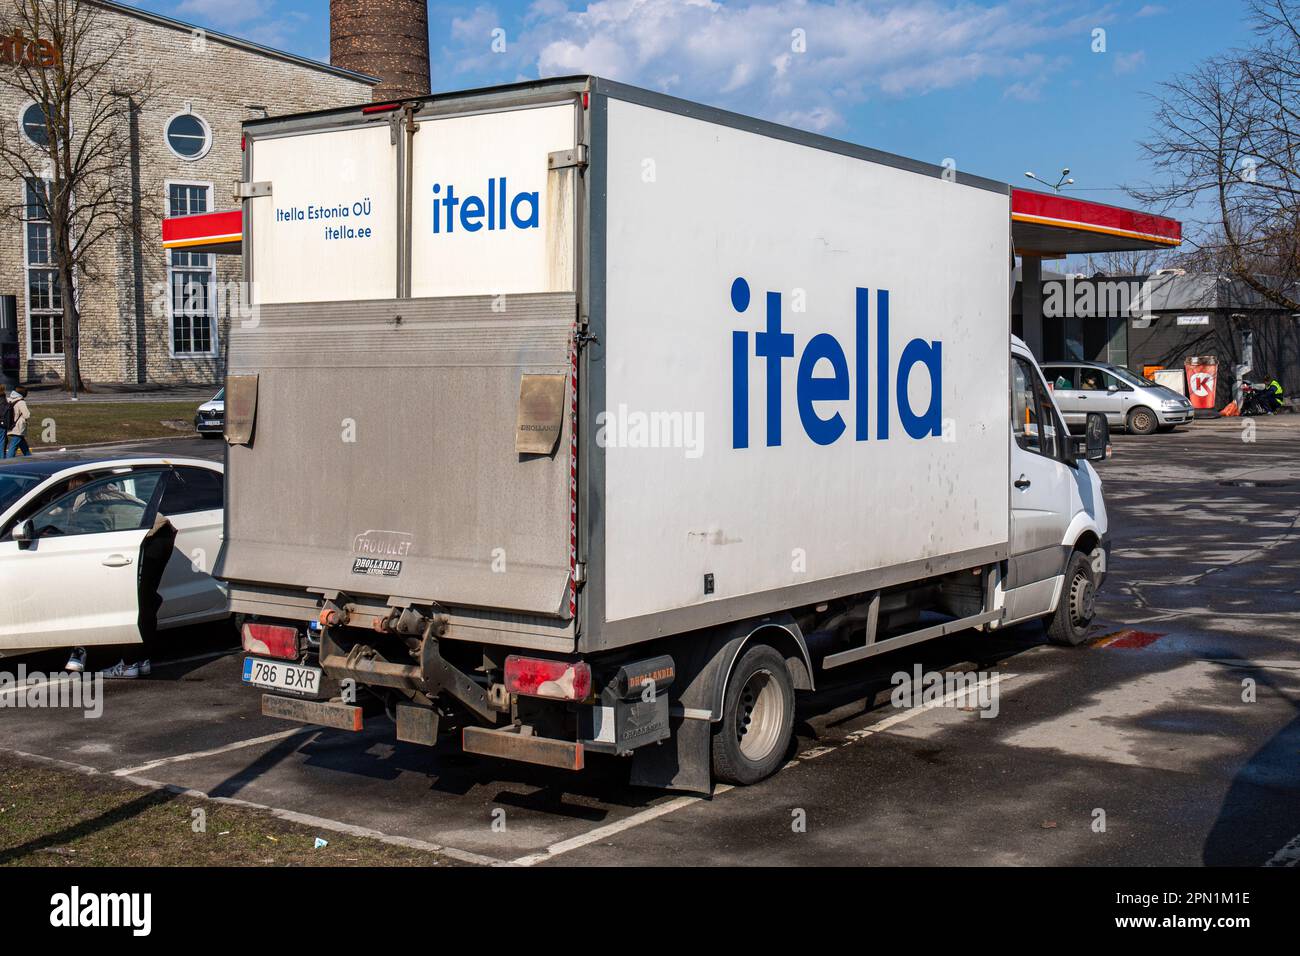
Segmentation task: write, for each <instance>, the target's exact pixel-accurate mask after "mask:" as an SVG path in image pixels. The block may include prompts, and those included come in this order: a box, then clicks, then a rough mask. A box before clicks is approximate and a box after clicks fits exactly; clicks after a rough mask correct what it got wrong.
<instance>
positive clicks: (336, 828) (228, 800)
mask: <svg viewBox="0 0 1300 956" xmlns="http://www.w3.org/2000/svg"><path fill="white" fill-rule="evenodd" d="M2 749H4V750H5V752H6V753H11V754H13V755H15V756H17V757H23V758H25V759H27V760H34V761H36V762H38V763H43V764H48V765H50V766H54V767H60V768H62V769H64V770H72V771H75V772H76V773H82V774H85V775H87V776H102V775H103V774H104V771H102V770H99V769H97V768H95V767H88V766H86V765H85V764H80V763H73V762H72V761H70V760H60V759H58V758H57V757H46V756H44V755H43V754H33V753H27V752H26V751H22V750H10V749H8V748H2ZM113 776H119V777H121V775H120V774H119V773H114V774H113ZM121 779H123V780H125V781H126V782H127V783H133V784H135V785H136V786H138V787H145V788H147V789H149V790H165V791H167V792H168V793H174V794H177V795H178V796H185V797H192V798H194V799H198V800H209V801H211V802H213V803H225V804H229V805H231V806H235V807H245V808H247V809H250V810H263V811H265V812H267V813H269V814H271V816H273V817H275V818H276V819H279V820H286V821H288V822H290V823H299V824H302V825H304V826H309V827H315V828H316V829H319V830H330V831H332V832H334V833H345V834H347V835H348V836H357V837H365V838H367V839H371V840H378V841H379V842H381V843H388V844H391V845H393V846H401V847H407V848H408V849H413V850H424V851H425V852H427V853H438V854H441V855H442V856H446V857H450V858H451V859H453V860H459V861H461V862H462V863H474V864H477V865H479V866H497V865H500V864H503V863H505V862H506V861H505V860H498V859H497V858H496V857H491V856H484V855H483V854H481V853H471V852H469V851H468V850H458V849H456V847H452V846H442V845H441V844H438V843H430V842H428V841H427V840H417V839H415V838H413V837H404V836H395V835H394V834H391V833H384V832H382V831H380V830H372V829H371V828H369V827H360V826H356V825H354V824H351V823H343V822H342V821H340V820H331V819H329V818H328V817H318V816H314V815H312V814H310V813H299V812H297V811H296V810H285V809H283V808H281V807H272V806H267V805H266V804H264V803H254V802H253V801H251V800H241V799H239V798H238V797H214V796H213V795H212V794H210V793H204V792H203V791H202V790H191V789H190V788H188V787H182V786H178V785H177V784H174V783H162V782H161V781H158V780H149V779H147V778H145V777H121Z"/></svg>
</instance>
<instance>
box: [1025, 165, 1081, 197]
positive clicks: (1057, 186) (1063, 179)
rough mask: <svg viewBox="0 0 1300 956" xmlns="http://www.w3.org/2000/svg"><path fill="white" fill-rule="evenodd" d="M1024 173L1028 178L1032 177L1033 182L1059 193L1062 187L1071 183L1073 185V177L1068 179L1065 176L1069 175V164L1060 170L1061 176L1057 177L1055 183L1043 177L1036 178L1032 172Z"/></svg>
mask: <svg viewBox="0 0 1300 956" xmlns="http://www.w3.org/2000/svg"><path fill="white" fill-rule="evenodd" d="M1025 175H1026V176H1028V177H1029V178H1030V179H1032V180H1033V181H1034V182H1036V183H1042V184H1043V185H1044V186H1047V187H1048V188H1049V189H1051V190H1052V191H1054V192H1058V193H1059V192H1060V191H1061V190H1062V189H1064V188H1065V187H1066V186H1073V185H1074V180H1073V179H1069V178H1067V177H1069V175H1070V167H1069V166H1066V167H1065V168H1064V169H1063V170H1061V178H1060V179H1058V180H1057V181H1056V182H1055V183H1049V182H1048V181H1047V180H1045V179H1039V178H1038V177H1037V176H1035V175H1034V174H1033V173H1025Z"/></svg>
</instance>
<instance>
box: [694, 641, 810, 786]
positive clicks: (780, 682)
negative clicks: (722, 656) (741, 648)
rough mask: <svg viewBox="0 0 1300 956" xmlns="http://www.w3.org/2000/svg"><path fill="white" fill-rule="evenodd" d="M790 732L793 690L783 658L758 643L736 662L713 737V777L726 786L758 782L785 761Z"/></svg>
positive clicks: (792, 720) (771, 648)
mask: <svg viewBox="0 0 1300 956" xmlns="http://www.w3.org/2000/svg"><path fill="white" fill-rule="evenodd" d="M793 729H794V685H793V684H792V683H791V681H790V672H789V670H787V669H786V665H785V658H784V657H782V656H781V655H780V654H779V653H777V651H776V649H775V648H773V647H771V646H770V645H768V644H756V645H754V646H753V647H751V648H749V649H748V650H747V651H745V653H744V654H743V655H742V656H741V658H740V660H739V661H737V662H736V666H735V668H734V669H733V670H732V672H731V679H730V680H729V681H728V683H727V693H726V696H725V697H724V699H723V704H722V720H721V721H719V722H718V724H717V725H716V726H715V727H714V732H713V776H714V778H715V779H717V780H720V781H723V782H724V783H735V784H742V785H745V784H751V783H758V782H759V781H760V780H762V779H764V778H765V777H768V776H771V775H772V774H773V773H775V772H776V769H777V768H778V767H780V766H781V763H782V762H783V761H784V760H785V754H786V751H787V750H788V749H789V747H790V735H791V732H792V731H793Z"/></svg>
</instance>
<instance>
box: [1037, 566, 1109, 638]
mask: <svg viewBox="0 0 1300 956" xmlns="http://www.w3.org/2000/svg"><path fill="white" fill-rule="evenodd" d="M1096 600H1097V577H1096V575H1095V574H1094V573H1093V570H1092V561H1091V559H1089V557H1088V556H1087V555H1086V554H1084V553H1083V552H1082V551H1075V552H1074V553H1073V554H1072V555H1070V560H1069V563H1067V564H1066V566H1065V588H1064V590H1063V591H1062V592H1061V600H1060V602H1059V603H1058V604H1057V605H1056V613H1055V614H1053V615H1052V616H1051V617H1050V618H1048V620H1047V639H1048V640H1049V641H1051V642H1052V643H1053V644H1063V645H1065V646H1066V647H1078V646H1079V645H1080V644H1082V643H1083V642H1084V639H1085V638H1086V637H1087V636H1088V625H1090V624H1091V623H1092V619H1093V617H1094V616H1095V615H1096V606H1095V605H1096Z"/></svg>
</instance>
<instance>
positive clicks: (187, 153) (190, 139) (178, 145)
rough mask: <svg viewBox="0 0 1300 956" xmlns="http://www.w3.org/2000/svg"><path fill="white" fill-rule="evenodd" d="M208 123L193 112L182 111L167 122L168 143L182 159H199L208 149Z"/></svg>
mask: <svg viewBox="0 0 1300 956" xmlns="http://www.w3.org/2000/svg"><path fill="white" fill-rule="evenodd" d="M209 142H210V137H209V134H208V124H207V123H205V122H203V120H201V119H199V118H198V117H197V116H195V115H194V114H193V113H181V114H179V115H177V116H173V117H172V118H171V119H170V120H168V122H167V145H168V146H170V147H171V151H172V152H173V153H175V154H176V155H177V156H179V157H181V159H198V158H199V157H200V156H202V155H203V154H204V153H206V152H207V151H208V144H209Z"/></svg>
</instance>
